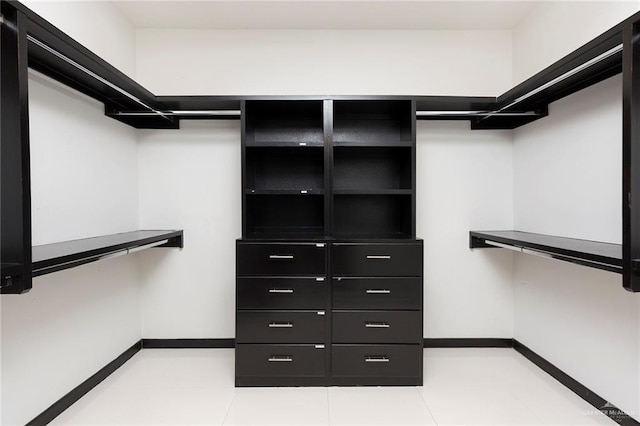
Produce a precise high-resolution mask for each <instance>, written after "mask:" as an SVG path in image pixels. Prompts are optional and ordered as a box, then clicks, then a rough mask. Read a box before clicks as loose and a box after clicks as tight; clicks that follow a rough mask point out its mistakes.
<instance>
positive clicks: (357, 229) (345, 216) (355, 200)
mask: <svg viewBox="0 0 640 426" xmlns="http://www.w3.org/2000/svg"><path fill="white" fill-rule="evenodd" d="M333 211H334V225H333V233H334V236H335V237H336V238H382V239H384V238H411V237H415V236H414V234H413V231H412V220H413V216H412V205H411V195H353V194H349V195H340V194H335V195H334V197H333Z"/></svg>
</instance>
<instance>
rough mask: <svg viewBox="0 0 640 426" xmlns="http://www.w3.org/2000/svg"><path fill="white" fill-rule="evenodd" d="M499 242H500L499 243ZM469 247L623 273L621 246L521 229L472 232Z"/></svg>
mask: <svg viewBox="0 0 640 426" xmlns="http://www.w3.org/2000/svg"><path fill="white" fill-rule="evenodd" d="M496 243H497V244H496ZM469 247H470V248H488V247H502V248H507V249H511V250H515V251H520V252H522V253H525V254H536V255H541V256H544V257H550V258H553V259H557V260H563V261H566V262H571V263H576V264H579V265H583V266H589V267H591V268H597V269H603V270H605V271H609V272H616V273H620V274H621V273H622V245H621V244H613V243H603V242H598V241H589V240H580V239H576V238H566V237H557V236H553V235H543V234H534V233H530V232H520V231H471V232H469Z"/></svg>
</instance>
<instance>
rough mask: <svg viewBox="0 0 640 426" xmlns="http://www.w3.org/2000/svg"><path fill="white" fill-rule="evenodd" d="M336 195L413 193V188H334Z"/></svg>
mask: <svg viewBox="0 0 640 426" xmlns="http://www.w3.org/2000/svg"><path fill="white" fill-rule="evenodd" d="M333 193H334V194H335V195H411V194H413V190H412V189H384V188H381V189H334V190H333Z"/></svg>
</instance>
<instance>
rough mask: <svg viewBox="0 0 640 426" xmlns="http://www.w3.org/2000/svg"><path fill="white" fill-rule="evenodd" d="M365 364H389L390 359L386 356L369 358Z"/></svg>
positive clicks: (365, 360)
mask: <svg viewBox="0 0 640 426" xmlns="http://www.w3.org/2000/svg"><path fill="white" fill-rule="evenodd" d="M364 362H389V358H388V357H386V356H368V357H366V358H365V359H364Z"/></svg>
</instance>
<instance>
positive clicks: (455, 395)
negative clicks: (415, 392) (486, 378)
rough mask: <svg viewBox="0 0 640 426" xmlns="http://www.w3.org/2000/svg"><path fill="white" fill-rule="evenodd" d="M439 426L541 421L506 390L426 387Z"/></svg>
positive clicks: (424, 395) (432, 411)
mask: <svg viewBox="0 0 640 426" xmlns="http://www.w3.org/2000/svg"><path fill="white" fill-rule="evenodd" d="M422 397H423V398H424V401H425V403H426V404H427V407H428V408H429V411H430V412H431V414H432V415H433V418H434V419H435V421H436V422H437V423H438V425H534V424H541V419H540V418H539V417H538V416H536V414H535V413H534V412H533V411H532V410H530V409H529V408H527V407H526V406H525V405H524V404H523V403H522V402H521V401H520V400H519V399H518V398H516V397H515V396H514V395H513V394H511V393H510V392H509V391H507V390H503V389H499V388H496V387H494V386H466V387H465V386H459V385H455V386H453V385H452V386H438V387H436V386H425V387H424V389H423V390H422Z"/></svg>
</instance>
